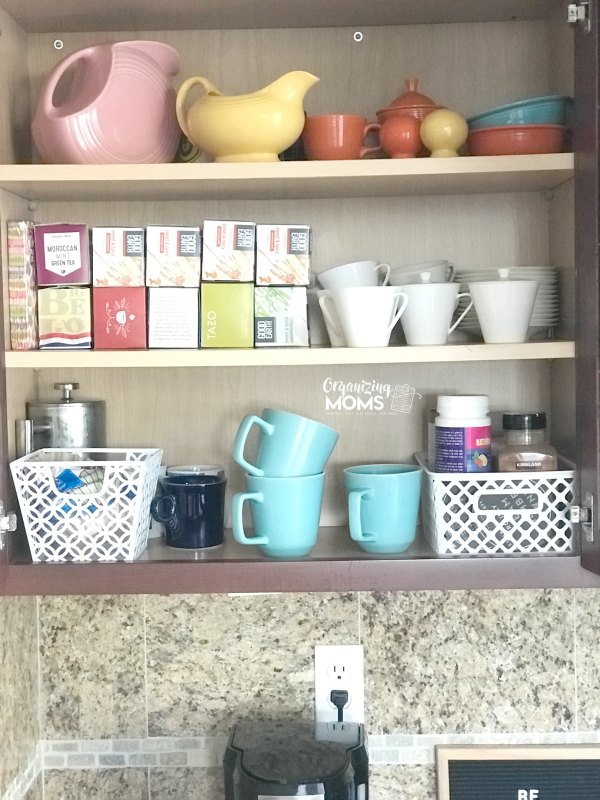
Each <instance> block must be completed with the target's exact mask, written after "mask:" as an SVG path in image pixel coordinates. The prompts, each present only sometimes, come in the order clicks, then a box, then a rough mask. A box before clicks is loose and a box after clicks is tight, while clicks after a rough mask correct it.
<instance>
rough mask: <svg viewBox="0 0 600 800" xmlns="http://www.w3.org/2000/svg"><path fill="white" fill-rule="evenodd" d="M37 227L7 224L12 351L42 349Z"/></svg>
mask: <svg viewBox="0 0 600 800" xmlns="http://www.w3.org/2000/svg"><path fill="white" fill-rule="evenodd" d="M33 226H34V223H33V222H31V221H30V220H19V219H9V220H7V223H6V233H7V255H8V319H9V325H10V347H11V349H12V350H36V349H37V347H38V321H37V280H36V269H35V251H34V244H33Z"/></svg>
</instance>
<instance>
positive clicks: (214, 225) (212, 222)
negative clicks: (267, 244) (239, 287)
mask: <svg viewBox="0 0 600 800" xmlns="http://www.w3.org/2000/svg"><path fill="white" fill-rule="evenodd" d="M255 239H256V225H255V223H254V222H235V221H233V220H224V219H205V220H204V226H203V228H202V282H205V281H228V282H235V283H244V282H246V283H248V282H252V283H253V282H254V260H255V249H256V242H255Z"/></svg>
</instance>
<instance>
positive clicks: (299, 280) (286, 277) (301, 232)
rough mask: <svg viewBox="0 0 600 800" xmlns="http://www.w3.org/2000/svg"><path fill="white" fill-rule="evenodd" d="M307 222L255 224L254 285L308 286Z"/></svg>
mask: <svg viewBox="0 0 600 800" xmlns="http://www.w3.org/2000/svg"><path fill="white" fill-rule="evenodd" d="M310 249H311V248H310V226H309V225H265V224H262V223H260V224H258V225H257V226H256V285H257V286H308V284H309V278H310Z"/></svg>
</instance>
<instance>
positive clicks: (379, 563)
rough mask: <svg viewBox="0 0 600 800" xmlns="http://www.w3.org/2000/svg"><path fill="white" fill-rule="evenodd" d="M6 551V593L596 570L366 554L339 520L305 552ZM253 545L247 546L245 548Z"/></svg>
mask: <svg viewBox="0 0 600 800" xmlns="http://www.w3.org/2000/svg"><path fill="white" fill-rule="evenodd" d="M21 548H22V549H23V554H22V555H17V554H13V558H12V563H11V564H10V566H9V567H8V569H7V577H6V585H5V587H4V593H6V594H17V595H19V594H20V595H24V594H34V595H35V594H46V595H52V594H61V595H64V594H65V593H68V594H75V595H78V594H138V593H139V594H146V593H152V594H157V593H158V594H171V593H177V594H181V593H205V594H206V593H211V592H219V593H252V592H307V591H313V592H317V591H319V592H327V591H335V592H340V591H342V592H343V591H415V590H423V589H433V590H445V589H519V588H586V587H598V586H600V576H598V575H594V574H593V573H592V572H589V571H587V570H585V569H583V568H582V567H581V564H580V559H579V556H564V555H563V556H549V555H543V556H523V557H508V556H504V557H479V558H451V557H443V558H442V557H436V556H435V555H434V553H433V552H432V551H431V550H430V549H429V548H428V547H427V545H424V544H421V543H419V544H415V545H413V546H412V547H411V548H410V549H409V550H408V551H407V552H406V553H403V554H400V555H394V556H370V555H367V554H365V553H364V552H363V551H362V550H360V548H359V547H358V545H357V544H355V543H354V542H352V540H351V539H350V537H349V535H348V531H347V530H346V529H345V528H323V529H321V531H320V533H319V539H318V542H317V545H316V547H315V548H314V549H313V551H312V552H311V554H310V556H307V557H306V558H302V559H294V560H285V559H277V560H275V559H269V558H266V557H264V556H262V557H261V556H256V554H255V553H254V548H247V547H244V546H243V545H239V544H237V543H236V542H235V541H233V538H232V536H231V532H230V531H227V532H226V537H225V544H224V546H223V547H222V548H219V549H218V550H214V551H210V552H208V551H207V552H206V553H201V552H199V551H177V550H174V549H172V548H167V547H165V546H164V545H163V544H161V543H160V542H158V541H157V540H152V539H151V540H150V543H149V546H148V548H147V550H146V551H145V552H144V553H143V554H142V556H141V558H140V559H138V560H137V561H134V562H132V563H116V564H97V563H96V564H41V563H40V564H33V563H31V561H30V559H29V556H28V555H26V554H25V551H26V547H25V545H24V543H23V542H22V543H21ZM248 549H251V550H252V551H253V552H252V553H251V554H248V552H247V550H248Z"/></svg>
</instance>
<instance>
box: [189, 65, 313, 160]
mask: <svg viewBox="0 0 600 800" xmlns="http://www.w3.org/2000/svg"><path fill="white" fill-rule="evenodd" d="M318 80H319V78H317V77H315V76H314V75H311V74H310V72H302V71H301V70H296V71H294V72H287V73H286V74H285V75H282V76H281V77H280V78H277V80H275V81H273V83H270V84H269V85H268V86H265V87H264V88H263V89H259V90H258V91H257V92H251V93H250V94H239V95H232V96H229V97H228V96H227V95H224V94H221V92H219V90H218V89H216V88H215V86H213V84H212V83H211V82H210V81H209V80H207V79H206V78H188V79H187V80H186V81H185V82H184V83H183V84H182V85H181V87H180V89H179V91H178V92H177V102H176V112H177V119H178V121H179V126H180V127H181V130H182V131H183V132H184V134H185V135H186V136H187V138H188V139H189V140H190V141H191V142H192V144H194V145H195V146H196V147H198V148H199V149H200V150H203V151H204V152H206V153H208V154H209V155H211V156H213V157H214V159H215V161H237V162H239V161H278V157H279V153H282V152H283V151H284V150H286V149H287V148H288V147H289V146H290V145H292V144H293V143H294V142H295V141H296V140H297V139H298V137H299V136H300V134H301V133H302V128H303V127H304V107H303V100H304V95H305V94H306V92H307V91H308V90H309V89H310V87H311V86H314V84H315V83H317V81H318ZM198 85H199V86H201V87H202V88H203V89H204V92H205V93H204V94H203V95H202V96H201V97H200V98H199V99H198V100H196V102H195V103H193V104H192V105H190V106H189V108H188V106H187V100H188V95H189V93H190V90H191V89H193V88H194V87H195V86H198Z"/></svg>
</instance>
